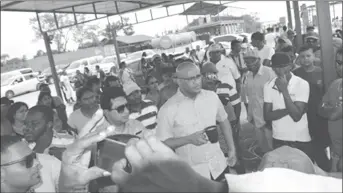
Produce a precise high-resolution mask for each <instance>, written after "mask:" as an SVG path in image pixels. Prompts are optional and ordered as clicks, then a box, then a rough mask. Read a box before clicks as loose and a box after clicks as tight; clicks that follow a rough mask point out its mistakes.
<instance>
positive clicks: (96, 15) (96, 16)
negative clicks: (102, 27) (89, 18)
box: [92, 3, 98, 19]
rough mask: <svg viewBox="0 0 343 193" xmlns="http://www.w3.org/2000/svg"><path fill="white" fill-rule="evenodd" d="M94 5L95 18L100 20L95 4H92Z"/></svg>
mask: <svg viewBox="0 0 343 193" xmlns="http://www.w3.org/2000/svg"><path fill="white" fill-rule="evenodd" d="M92 4H93V11H94V15H95V18H96V19H98V14H96V8H95V3H92Z"/></svg>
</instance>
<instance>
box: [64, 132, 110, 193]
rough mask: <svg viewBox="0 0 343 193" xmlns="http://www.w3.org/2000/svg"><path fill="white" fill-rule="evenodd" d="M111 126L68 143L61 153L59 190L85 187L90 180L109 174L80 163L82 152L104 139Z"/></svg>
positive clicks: (65, 190)
mask: <svg viewBox="0 0 343 193" xmlns="http://www.w3.org/2000/svg"><path fill="white" fill-rule="evenodd" d="M113 129H114V128H113V127H109V128H108V129H107V130H106V131H102V132H92V133H89V134H87V135H85V136H83V137H81V138H79V139H77V140H75V141H74V143H72V144H70V145H69V146H68V147H67V149H66V150H65V151H64V152H63V155H62V169H61V174H60V183H59V191H60V192H68V191H71V190H73V189H75V188H80V187H85V186H86V185H87V184H88V183H89V182H90V181H91V180H94V179H97V178H100V177H103V176H110V175H111V174H110V173H109V172H107V171H105V170H103V169H100V168H98V167H96V166H95V167H91V168H88V167H85V166H83V165H82V164H81V159H82V157H83V155H84V153H85V152H86V151H87V150H88V149H90V148H91V146H92V145H94V144H96V143H97V142H100V141H102V140H104V139H105V138H106V137H107V136H108V135H109V134H110V133H111V132H113Z"/></svg>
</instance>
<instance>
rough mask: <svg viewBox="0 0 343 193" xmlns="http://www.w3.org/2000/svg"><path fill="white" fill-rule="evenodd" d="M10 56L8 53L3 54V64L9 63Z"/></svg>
mask: <svg viewBox="0 0 343 193" xmlns="http://www.w3.org/2000/svg"><path fill="white" fill-rule="evenodd" d="M9 58H10V55H8V54H1V66H3V65H6V64H7V60H8V59H9Z"/></svg>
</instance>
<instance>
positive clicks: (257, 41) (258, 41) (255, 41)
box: [251, 32, 265, 48]
mask: <svg viewBox="0 0 343 193" xmlns="http://www.w3.org/2000/svg"><path fill="white" fill-rule="evenodd" d="M264 40H265V39H264V34H263V33H261V32H255V33H253V34H252V35H251V44H252V46H254V47H256V48H261V47H263V45H264Z"/></svg>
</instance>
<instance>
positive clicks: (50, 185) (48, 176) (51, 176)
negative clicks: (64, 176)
mask: <svg viewBox="0 0 343 193" xmlns="http://www.w3.org/2000/svg"><path fill="white" fill-rule="evenodd" d="M37 159H38V160H39V162H40V164H41V165H42V169H41V170H40V173H41V179H42V183H41V184H40V185H39V186H38V187H37V188H35V191H36V192H58V182H59V177H60V171H61V161H60V160H58V159H57V158H55V157H53V156H51V155H47V154H38V153H37Z"/></svg>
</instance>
